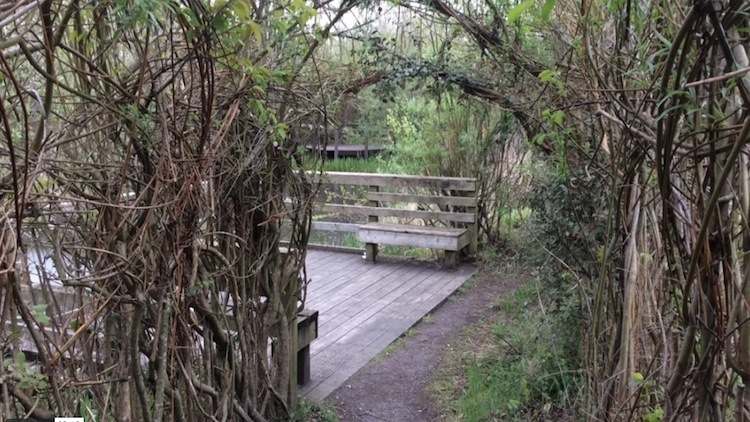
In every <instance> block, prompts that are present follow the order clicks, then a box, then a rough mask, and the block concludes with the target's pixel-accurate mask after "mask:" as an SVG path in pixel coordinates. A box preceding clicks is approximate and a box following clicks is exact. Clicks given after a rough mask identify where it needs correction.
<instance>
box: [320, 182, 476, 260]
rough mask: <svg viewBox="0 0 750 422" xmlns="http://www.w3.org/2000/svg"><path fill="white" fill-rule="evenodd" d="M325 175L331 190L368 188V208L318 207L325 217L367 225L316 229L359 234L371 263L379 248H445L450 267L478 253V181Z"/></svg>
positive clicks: (327, 224)
mask: <svg viewBox="0 0 750 422" xmlns="http://www.w3.org/2000/svg"><path fill="white" fill-rule="evenodd" d="M322 177H323V179H322V181H323V183H326V184H327V185H329V186H330V185H347V186H359V187H362V188H363V189H366V190H367V192H366V198H367V199H366V201H365V202H366V205H363V204H346V203H344V204H333V203H325V204H322V205H320V206H319V207H318V210H319V211H322V212H326V213H334V214H347V215H353V214H354V215H357V214H358V215H363V216H366V217H367V220H366V222H362V223H336V222H313V228H314V229H316V230H327V231H348V232H352V233H356V234H357V238H358V240H359V241H360V242H363V243H365V245H366V246H365V258H366V259H367V260H368V261H370V262H375V261H376V260H377V255H378V246H379V245H393V246H406V247H417V248H429V249H438V250H443V251H444V252H445V260H446V264H447V265H449V266H452V265H455V263H456V261H457V257H458V252H460V251H464V250H465V251H466V252H467V254H469V255H474V254H476V251H477V221H476V206H477V197H476V185H477V183H476V179H473V178H454V177H423V176H406V175H394V174H368V173H342V172H329V173H325V174H323V175H322ZM415 222H419V223H421V224H415Z"/></svg>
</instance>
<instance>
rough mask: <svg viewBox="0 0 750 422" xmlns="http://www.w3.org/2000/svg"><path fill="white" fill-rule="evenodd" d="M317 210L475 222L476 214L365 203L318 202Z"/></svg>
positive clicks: (348, 213)
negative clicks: (366, 204)
mask: <svg viewBox="0 0 750 422" xmlns="http://www.w3.org/2000/svg"><path fill="white" fill-rule="evenodd" d="M316 210H318V211H322V212H329V213H335V214H347V215H372V216H378V217H397V218H413V219H423V220H437V221H453V222H456V223H473V222H474V221H475V218H476V216H475V215H474V214H470V213H466V212H442V211H422V210H407V209H400V208H386V207H367V206H363V205H341V204H318V205H317V206H316Z"/></svg>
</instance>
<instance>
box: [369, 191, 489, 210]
mask: <svg viewBox="0 0 750 422" xmlns="http://www.w3.org/2000/svg"><path fill="white" fill-rule="evenodd" d="M368 199H369V200H370V201H381V202H409V203H415V204H435V205H438V206H440V207H447V206H455V207H476V206H477V198H475V197H469V196H437V195H409V194H405V193H387V192H370V193H369V195H368Z"/></svg>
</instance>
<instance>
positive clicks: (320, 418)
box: [286, 399, 339, 422]
mask: <svg viewBox="0 0 750 422" xmlns="http://www.w3.org/2000/svg"><path fill="white" fill-rule="evenodd" d="M338 420H339V417H338V414H337V413H336V409H335V408H334V407H333V406H330V405H327V404H325V403H319V402H309V401H306V400H304V399H303V400H300V402H299V403H298V404H297V407H296V408H295V409H294V410H293V411H292V413H291V414H290V415H289V419H287V421H286V422H338Z"/></svg>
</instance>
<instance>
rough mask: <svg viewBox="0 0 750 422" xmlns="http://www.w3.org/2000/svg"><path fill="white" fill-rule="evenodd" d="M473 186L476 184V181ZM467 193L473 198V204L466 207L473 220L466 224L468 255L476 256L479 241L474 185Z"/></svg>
mask: <svg viewBox="0 0 750 422" xmlns="http://www.w3.org/2000/svg"><path fill="white" fill-rule="evenodd" d="M474 183H475V186H476V182H474ZM468 195H471V197H472V198H474V206H471V207H468V210H467V211H468V212H470V213H472V214H474V222H473V223H469V224H468V226H467V229H468V230H469V255H470V256H476V255H477V249H478V243H479V230H478V229H479V221H477V201H478V198H477V191H476V187H475V188H474V190H473V191H470V192H468Z"/></svg>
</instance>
